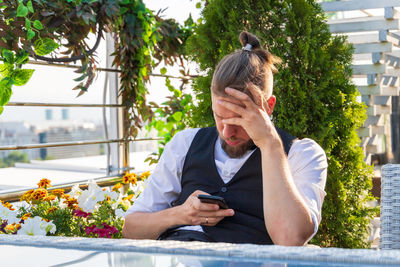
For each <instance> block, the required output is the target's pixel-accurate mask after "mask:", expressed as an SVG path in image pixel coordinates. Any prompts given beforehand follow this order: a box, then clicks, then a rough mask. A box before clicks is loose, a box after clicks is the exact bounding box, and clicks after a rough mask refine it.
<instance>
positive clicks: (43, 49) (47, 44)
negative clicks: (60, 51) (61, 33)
mask: <svg viewBox="0 0 400 267" xmlns="http://www.w3.org/2000/svg"><path fill="white" fill-rule="evenodd" d="M58 47H59V45H58V44H57V43H56V42H54V41H53V40H52V39H50V38H42V39H38V40H36V41H35V43H34V45H33V48H34V49H35V53H36V54H37V55H39V56H45V55H48V54H50V53H51V52H53V51H54V50H56V49H57V48H58Z"/></svg>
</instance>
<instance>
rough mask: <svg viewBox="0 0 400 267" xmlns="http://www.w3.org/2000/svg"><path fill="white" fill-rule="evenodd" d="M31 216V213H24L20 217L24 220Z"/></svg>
mask: <svg viewBox="0 0 400 267" xmlns="http://www.w3.org/2000/svg"><path fill="white" fill-rule="evenodd" d="M31 216H32V214H31V213H26V214H24V215H23V216H22V217H21V220H24V221H25V220H26V219H28V218H29V217H31Z"/></svg>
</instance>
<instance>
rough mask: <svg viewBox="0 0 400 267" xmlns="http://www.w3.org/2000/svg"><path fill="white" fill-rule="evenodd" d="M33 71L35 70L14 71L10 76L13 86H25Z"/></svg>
mask: <svg viewBox="0 0 400 267" xmlns="http://www.w3.org/2000/svg"><path fill="white" fill-rule="evenodd" d="M34 71H35V70H30V69H18V70H14V71H13V72H12V75H11V77H12V79H13V80H14V84H15V85H16V86H22V85H25V84H26V83H27V82H28V81H29V79H30V78H31V76H32V74H33V72H34Z"/></svg>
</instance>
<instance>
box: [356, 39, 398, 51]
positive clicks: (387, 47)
mask: <svg viewBox="0 0 400 267" xmlns="http://www.w3.org/2000/svg"><path fill="white" fill-rule="evenodd" d="M353 46H354V54H367V53H373V52H377V53H378V52H380V53H382V52H392V48H393V45H392V43H389V42H378V43H368V44H354V45H353Z"/></svg>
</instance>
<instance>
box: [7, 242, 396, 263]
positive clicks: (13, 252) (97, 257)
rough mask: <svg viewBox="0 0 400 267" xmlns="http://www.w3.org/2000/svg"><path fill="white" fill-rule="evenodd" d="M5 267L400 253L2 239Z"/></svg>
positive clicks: (385, 257) (383, 258)
mask: <svg viewBox="0 0 400 267" xmlns="http://www.w3.org/2000/svg"><path fill="white" fill-rule="evenodd" d="M0 255H1V260H0V262H1V264H0V265H1V266H7V267H8V266H12V267H14V266H24V267H25V266H29V267H34V266H40V267H42V266H74V267H75V266H95V267H102V266H108V267H113V266H140V267H141V266H145V267H146V266H154V267H161V266H162V267H164V266H165V267H183V266H193V267H214V266H215V267H217V266H218V267H219V266H226V267H228V266H229V267H237V266H241V267H244V266H250V267H253V266H263V267H265V266H271V267H272V266H274V267H275V266H325V267H329V266H377V265H384V266H388V265H397V266H399V265H400V251H397V250H390V251H377V250H368V249H339V248H315V247H314V248H312V247H311V248H310V247H282V246H257V245H250V244H226V243H202V242H178V241H154V240H127V239H120V240H111V239H103V238H66V237H30V236H9V235H8V236H7V235H0Z"/></svg>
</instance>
